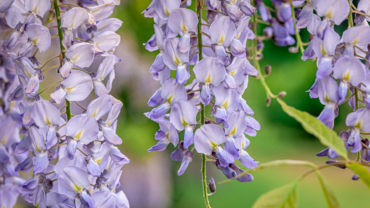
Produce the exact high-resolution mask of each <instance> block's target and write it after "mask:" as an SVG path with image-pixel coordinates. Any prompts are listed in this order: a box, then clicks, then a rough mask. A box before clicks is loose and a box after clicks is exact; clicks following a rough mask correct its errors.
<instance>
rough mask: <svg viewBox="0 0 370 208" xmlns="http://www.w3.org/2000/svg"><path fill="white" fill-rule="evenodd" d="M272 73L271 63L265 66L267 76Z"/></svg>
mask: <svg viewBox="0 0 370 208" xmlns="http://www.w3.org/2000/svg"><path fill="white" fill-rule="evenodd" d="M270 74H271V65H266V66H265V76H268V75H270Z"/></svg>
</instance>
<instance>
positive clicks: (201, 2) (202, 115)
mask: <svg viewBox="0 0 370 208" xmlns="http://www.w3.org/2000/svg"><path fill="white" fill-rule="evenodd" d="M203 5H204V0H197V1H196V12H197V15H198V47H199V60H202V58H203V52H202V48H203V42H202V8H203ZM200 106H201V112H200V122H201V125H204V124H205V107H204V104H202V103H201V104H200ZM202 185H203V197H204V201H205V203H206V207H207V208H211V205H210V204H209V199H208V194H207V176H206V155H205V154H202Z"/></svg>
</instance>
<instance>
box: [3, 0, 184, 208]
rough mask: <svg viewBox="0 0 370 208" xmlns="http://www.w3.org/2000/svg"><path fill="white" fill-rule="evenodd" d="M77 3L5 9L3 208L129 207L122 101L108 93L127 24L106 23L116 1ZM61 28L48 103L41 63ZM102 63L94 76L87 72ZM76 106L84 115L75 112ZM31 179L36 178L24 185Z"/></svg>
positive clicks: (20, 3) (16, 2)
mask: <svg viewBox="0 0 370 208" xmlns="http://www.w3.org/2000/svg"><path fill="white" fill-rule="evenodd" d="M54 3H55V4H54ZM76 4H78V5H79V6H76V5H73V4H59V3H58V1H56V0H55V1H50V0H5V1H0V13H1V16H0V27H1V34H2V35H1V36H0V207H5V208H11V207H13V206H14V205H15V203H16V201H17V197H18V195H19V194H20V195H22V196H23V197H24V199H25V200H26V201H28V202H29V203H32V204H33V205H34V206H36V207H39V208H46V207H89V208H93V207H106V208H108V207H109V208H112V207H113V208H114V207H117V208H128V207H129V203H128V200H127V198H126V196H125V194H124V193H123V192H122V191H117V189H118V188H119V187H120V183H119V179H120V176H121V174H122V171H121V168H122V166H123V165H125V164H127V163H129V162H130V160H129V159H128V158H127V157H126V156H125V155H123V154H122V153H121V152H120V150H119V149H118V148H117V147H116V146H115V145H119V144H121V143H122V141H121V138H120V137H119V136H118V135H117V134H116V128H117V117H118V115H119V113H120V110H121V108H122V102H121V101H119V100H117V99H116V98H114V97H113V96H112V95H111V94H110V93H109V92H110V91H111V88H112V82H113V80H114V78H115V69H114V68H115V64H116V63H118V62H119V61H120V59H119V58H117V57H116V56H115V55H114V51H115V48H116V47H117V46H118V44H119V42H120V36H119V35H118V34H117V33H115V32H116V31H117V30H118V28H119V27H120V26H121V24H122V22H121V21H120V20H118V19H115V18H109V16H110V15H111V14H112V12H113V9H114V7H115V6H116V5H117V4H119V1H113V0H98V1H78V2H76ZM53 5H54V6H53ZM55 5H56V6H58V11H59V10H61V11H62V16H61V19H59V18H60V17H58V15H57V13H58V12H57V8H55ZM57 21H58V23H60V26H61V28H60V29H62V31H63V34H59V36H60V35H63V37H62V38H63V39H62V41H61V43H62V44H63V46H64V49H65V50H64V51H61V52H60V54H59V55H60V61H61V63H60V67H58V72H59V74H60V76H61V78H59V79H60V80H61V81H59V82H57V83H56V84H59V85H58V86H57V87H56V89H55V91H54V92H53V93H52V94H50V100H47V99H44V98H43V97H42V96H45V98H48V97H49V95H45V93H44V94H42V93H43V92H44V90H46V89H47V88H46V89H43V88H44V85H43V84H42V81H43V80H44V79H51V77H47V75H48V74H44V72H45V71H47V70H45V69H43V67H44V66H45V65H44V64H46V63H44V64H41V63H40V61H39V60H38V58H39V57H40V56H42V55H44V54H45V52H46V53H48V52H49V51H48V49H49V48H50V46H51V39H52V37H57V38H58V37H59V36H58V34H57V35H55V36H52V34H51V33H52V32H55V30H50V28H53V27H58V26H59V24H57ZM59 21H61V22H59ZM58 29H59V28H58ZM36 56H37V57H36ZM98 57H99V59H100V60H102V61H101V63H100V64H99V67H98V70H97V71H96V72H93V73H91V72H88V71H86V70H84V69H86V68H88V67H90V65H91V64H92V62H93V61H94V59H95V58H97V60H99V59H98ZM50 69H51V68H50ZM48 70H49V69H48ZM52 87H55V85H54V86H52ZM92 91H94V92H95V93H91V92H92ZM90 94H95V95H93V96H89V95H90ZM185 95H186V93H185ZM89 97H95V98H93V99H91V98H89ZM79 101H88V102H89V104H88V105H87V106H86V107H82V106H81V105H80V104H78V103H77V102H79ZM71 103H76V104H77V105H80V107H81V108H82V109H83V112H82V113H77V112H74V111H72V112H70V107H71V106H70V105H71ZM73 105H75V104H73ZM66 108H67V109H66ZM66 115H67V116H66ZM69 117H71V118H69ZM29 171H32V177H31V178H25V179H23V178H21V177H20V174H19V172H29Z"/></svg>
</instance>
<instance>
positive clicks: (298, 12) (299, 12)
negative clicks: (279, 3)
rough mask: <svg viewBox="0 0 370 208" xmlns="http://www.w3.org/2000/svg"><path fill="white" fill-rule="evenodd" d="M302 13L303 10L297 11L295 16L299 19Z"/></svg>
mask: <svg viewBox="0 0 370 208" xmlns="http://www.w3.org/2000/svg"><path fill="white" fill-rule="evenodd" d="M301 12H302V9H297V10H295V16H296V17H298V16H299V15H300V14H301Z"/></svg>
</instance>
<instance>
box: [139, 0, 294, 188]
mask: <svg viewBox="0 0 370 208" xmlns="http://www.w3.org/2000/svg"><path fill="white" fill-rule="evenodd" d="M190 3H191V1H184V0H183V1H180V0H178V1H177V0H176V1H167V0H153V1H152V2H151V4H150V5H149V6H148V8H147V9H146V10H145V11H143V13H144V16H145V17H149V18H153V19H154V22H155V24H154V31H155V34H154V35H153V36H152V37H151V38H150V39H149V40H148V42H147V43H146V44H145V48H146V49H147V50H148V51H156V50H159V54H158V55H157V57H156V59H155V61H154V63H153V65H152V66H151V67H150V69H149V72H150V73H152V74H153V78H154V79H155V80H158V81H159V83H160V84H161V87H159V89H157V90H156V91H155V92H154V91H153V93H154V94H153V95H152V97H151V98H150V99H149V101H148V105H149V106H151V107H154V108H153V109H152V110H151V111H150V112H148V113H145V115H146V116H147V117H148V118H150V119H151V120H153V121H155V122H157V123H158V124H159V126H160V129H159V130H158V131H157V132H156V133H155V139H156V140H157V144H155V145H154V146H152V147H151V148H150V149H149V150H148V151H150V152H151V151H163V150H165V149H166V148H172V145H168V144H170V143H172V144H173V145H174V146H175V149H174V151H173V153H172V154H171V159H172V160H174V161H181V164H180V167H179V170H178V173H177V174H178V175H183V174H184V173H185V171H186V169H187V167H188V166H189V163H190V162H192V159H193V157H194V154H195V153H196V152H198V153H201V154H204V155H207V157H208V158H209V159H210V160H212V161H215V162H214V164H215V165H216V167H217V168H218V169H220V170H221V171H222V172H223V173H224V174H225V175H226V177H228V178H233V177H235V176H237V174H241V173H243V170H242V169H240V168H239V167H237V166H236V165H235V164H234V161H235V159H240V161H242V164H243V165H244V166H245V167H247V168H254V167H256V165H257V163H258V162H256V161H254V160H253V159H252V158H251V157H250V156H249V154H248V153H247V152H246V151H245V150H244V149H245V148H247V147H248V145H249V140H248V139H247V138H246V137H245V135H244V134H247V135H249V136H255V135H256V130H259V129H260V126H259V123H258V122H257V121H256V120H254V119H253V118H252V117H249V116H247V114H249V115H253V114H254V113H253V110H252V109H251V108H250V107H249V106H248V105H247V103H246V101H245V100H244V99H243V97H242V95H243V93H244V91H245V89H246V88H247V86H248V77H249V75H250V76H257V75H258V71H257V70H256V69H255V68H254V67H253V66H252V65H251V64H250V63H249V61H248V60H247V57H248V52H247V47H246V45H247V41H248V40H252V39H254V38H256V35H255V34H253V31H252V30H251V28H250V25H249V24H250V22H249V21H250V19H251V18H250V16H251V15H253V14H255V13H256V8H255V7H254V6H252V5H251V2H250V1H249V0H241V1H229V0H226V1H213V0H205V1H204V2H203V3H204V4H203V3H202V2H200V4H201V5H202V6H204V7H205V6H207V7H208V9H209V10H208V11H207V19H204V18H198V17H199V15H201V14H200V11H197V12H194V11H192V10H190V9H188V8H186V7H187V6H189V5H190ZM256 3H258V2H257V1H256ZM260 3H261V2H260ZM203 9H205V8H203ZM269 15H270V14H266V21H267V18H269ZM282 15H284V12H282ZM284 17H285V18H287V19H288V17H287V16H284ZM284 31H285V29H284ZM289 37H290V36H289ZM284 38H286V37H285V36H284ZM290 38H291V37H290ZM200 52H201V53H200ZM170 70H176V76H175V77H174V76H172V75H171V74H172V73H171V74H170ZM192 74H194V76H195V77H194V76H192ZM208 107H209V109H210V110H211V115H206V114H205V112H204V110H205V108H208ZM199 112H201V113H200V114H199ZM236 115H239V117H238V119H236V118H234V117H235V116H236ZM208 116H210V117H208ZM230 125H232V126H233V128H234V127H235V128H237V129H238V130H235V129H234V130H231V129H230V128H231V127H230ZM182 132H184V133H182ZM194 132H195V133H194ZM181 134H183V135H184V137H183V138H184V139H183V140H181V139H180V138H182V137H181ZM179 140H180V141H179ZM193 145H194V147H192V146H193ZM194 150H195V151H196V152H195V151H194ZM237 180H238V181H241V182H249V181H252V180H253V177H252V176H251V175H249V174H247V175H245V176H241V177H238V178H237Z"/></svg>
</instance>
